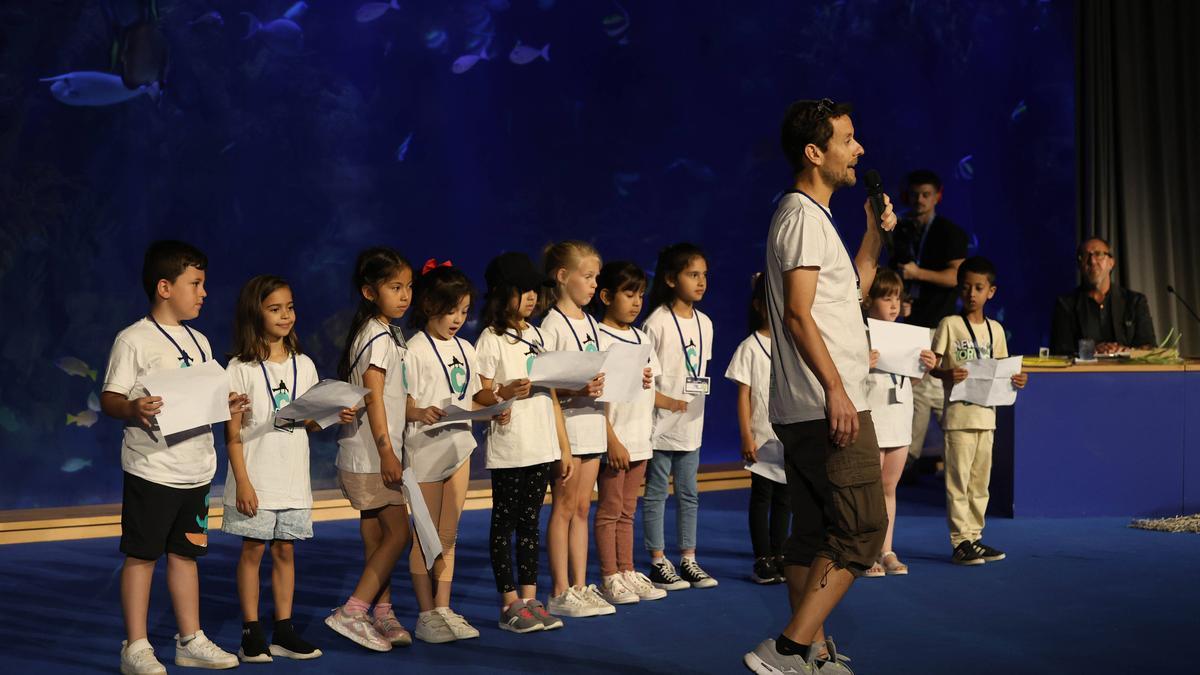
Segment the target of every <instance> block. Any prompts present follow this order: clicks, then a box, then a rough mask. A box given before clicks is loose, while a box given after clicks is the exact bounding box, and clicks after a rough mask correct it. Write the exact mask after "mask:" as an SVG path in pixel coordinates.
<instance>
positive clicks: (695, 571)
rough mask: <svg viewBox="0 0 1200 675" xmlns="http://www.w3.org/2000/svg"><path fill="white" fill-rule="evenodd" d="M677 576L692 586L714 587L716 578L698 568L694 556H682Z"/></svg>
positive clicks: (698, 565)
mask: <svg viewBox="0 0 1200 675" xmlns="http://www.w3.org/2000/svg"><path fill="white" fill-rule="evenodd" d="M679 576H681V577H683V579H684V581H687V582H688V583H689V584H691V585H692V588H714V587H716V585H717V580H716V579H714V578H712V577H711V576H709V574H708V572H705V571H704V570H703V569H701V568H700V564H699V563H697V562H696V559H695V558H684V559H683V560H680V561H679Z"/></svg>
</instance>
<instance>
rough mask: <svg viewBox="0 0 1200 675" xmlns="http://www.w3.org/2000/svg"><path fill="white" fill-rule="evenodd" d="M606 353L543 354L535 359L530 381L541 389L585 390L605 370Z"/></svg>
mask: <svg viewBox="0 0 1200 675" xmlns="http://www.w3.org/2000/svg"><path fill="white" fill-rule="evenodd" d="M606 358H608V356H607V354H606V353H605V352H542V353H541V354H538V355H537V356H535V357H533V369H532V371H531V372H530V373H529V381H530V382H532V383H533V384H536V385H538V386H539V387H547V388H551V389H563V390H566V391H575V390H578V389H583V388H584V386H586V385H587V383H588V382H591V381H592V378H594V377H596V375H598V374H600V371H601V370H602V369H603V368H604V360H605V359H606Z"/></svg>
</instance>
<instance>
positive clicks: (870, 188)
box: [863, 169, 894, 258]
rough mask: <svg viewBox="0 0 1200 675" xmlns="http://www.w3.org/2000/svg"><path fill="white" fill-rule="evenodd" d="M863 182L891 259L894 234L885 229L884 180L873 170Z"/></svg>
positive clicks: (880, 235)
mask: <svg viewBox="0 0 1200 675" xmlns="http://www.w3.org/2000/svg"><path fill="white" fill-rule="evenodd" d="M863 182H864V183H866V184H867V198H868V199H870V200H871V210H872V211H874V212H875V220H876V222H877V224H878V226H879V237H880V239H881V240H882V241H883V246H884V248H886V249H887V252H888V258H891V257H892V256H893V255H894V252H893V250H892V248H893V244H892V233H891V232H889V231H887V230H885V229H883V211H884V209H885V208H887V207H886V206H884V204H883V179H882V178H880V177H879V172H878V171H876V170H875V169H871V170H870V171H868V172H867V173H866V174H865V175H864V176H863Z"/></svg>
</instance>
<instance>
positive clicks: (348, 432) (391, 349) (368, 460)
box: [337, 319, 408, 473]
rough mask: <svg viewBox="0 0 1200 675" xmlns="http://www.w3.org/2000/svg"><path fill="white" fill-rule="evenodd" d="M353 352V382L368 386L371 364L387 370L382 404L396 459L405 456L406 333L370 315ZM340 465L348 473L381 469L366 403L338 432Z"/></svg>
mask: <svg viewBox="0 0 1200 675" xmlns="http://www.w3.org/2000/svg"><path fill="white" fill-rule="evenodd" d="M350 353H351V354H352V355H353V356H352V357H351V358H354V359H356V360H355V361H354V363H353V365H352V366H351V368H350V384H354V385H358V386H360V387H363V386H366V385H364V384H363V373H366V372H367V369H368V368H370V367H371V366H375V367H376V368H379V369H380V370H383V371H384V375H383V408H384V412H385V413H386V414H387V426H388V435H389V436H390V437H391V440H392V452H394V453H395V454H396V458H397V459H403V457H404V415H405V412H406V410H407V406H408V387H407V385H406V384H405V379H406V376H405V372H404V371H405V369H406V366H405V364H404V361H405V358H406V357H407V354H408V346H407V345H406V344H405V342H404V335H403V334H402V333H401V332H400V329H399V328H397V327H396V326H391V325H388V324H385V323H383V322H381V321H379V320H378V319H371V320H370V321H368V322H367V323H365V324H363V327H362V328H361V329H360V330H359V331H358V334H357V335H355V336H354V340H353V341H351V344H350ZM337 468H339V469H341V470H342V471H346V472H349V473H379V450H378V449H377V448H376V446H375V439H374V437H372V435H371V423H370V421H369V420H368V419H367V407H366V406H365V405H364V406H363V407H362V408H360V409H359V411H358V418H357V419H356V420H355V421H353V422H351V423H350V424H344V425H342V432H341V434H340V435H339V436H338V454H337Z"/></svg>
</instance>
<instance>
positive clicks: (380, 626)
mask: <svg viewBox="0 0 1200 675" xmlns="http://www.w3.org/2000/svg"><path fill="white" fill-rule="evenodd" d="M371 625H372V626H374V627H375V631H376V632H377V633H379V635H381V636H383V639H384V640H387V641H388V642H389V643H390V644H392V645H394V646H396V647H407V646H409V645H411V644H412V635H409V633H408V631H407V630H404V626H401V625H400V620H399V619H397V618H396V613H395V612H388V613H387V614H384V615H383V616H381V617H376V619H375V620H374V621H372V622H371Z"/></svg>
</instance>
